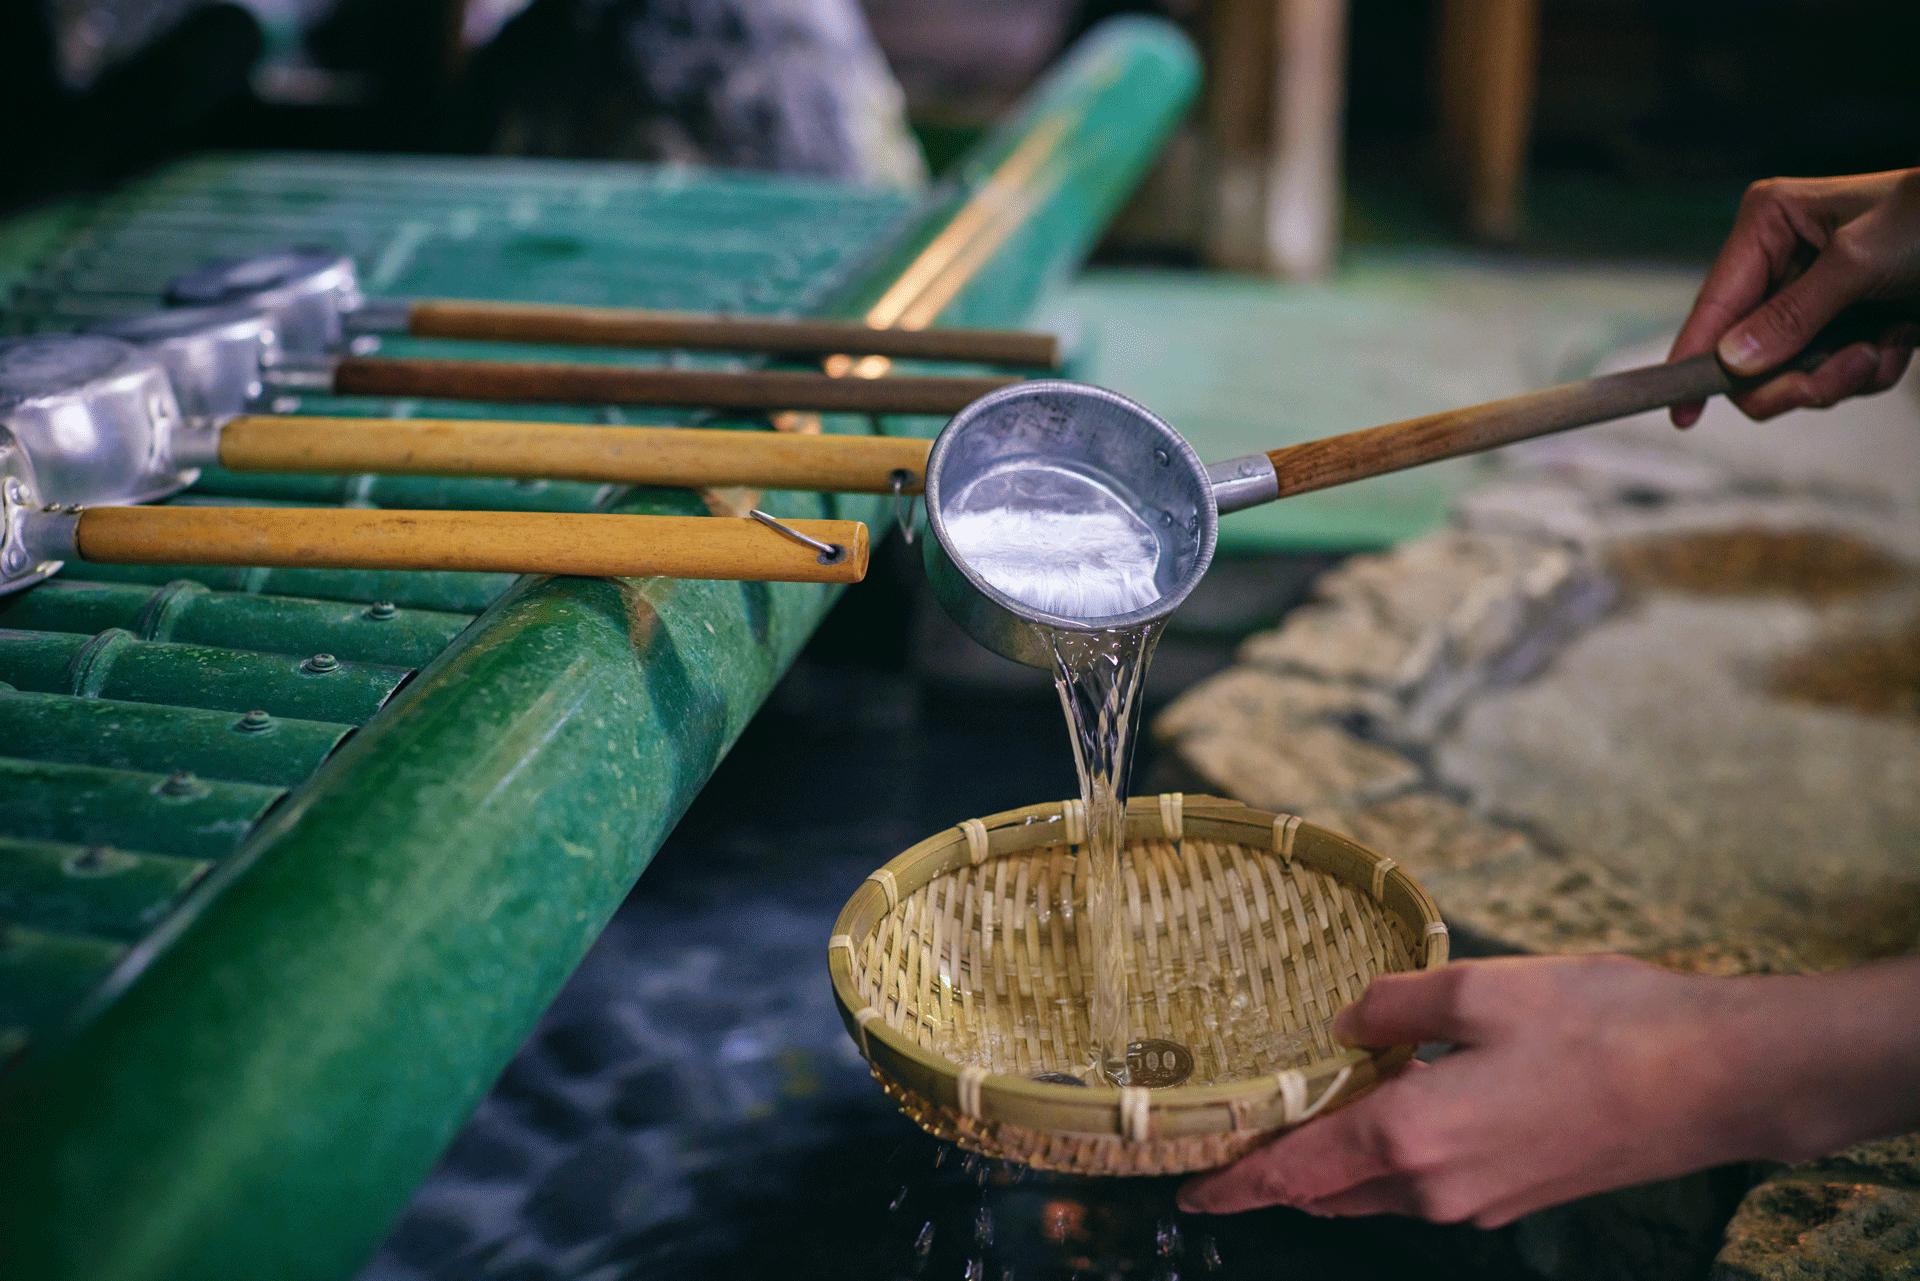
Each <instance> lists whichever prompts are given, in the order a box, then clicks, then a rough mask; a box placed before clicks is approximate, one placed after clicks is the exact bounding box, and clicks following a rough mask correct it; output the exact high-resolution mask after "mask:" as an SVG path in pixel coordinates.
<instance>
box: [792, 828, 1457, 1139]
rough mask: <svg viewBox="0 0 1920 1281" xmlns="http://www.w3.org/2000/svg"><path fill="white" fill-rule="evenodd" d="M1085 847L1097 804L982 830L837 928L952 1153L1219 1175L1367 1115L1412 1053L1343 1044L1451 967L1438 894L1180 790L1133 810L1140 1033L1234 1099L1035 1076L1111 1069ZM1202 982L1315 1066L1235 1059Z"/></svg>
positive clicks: (875, 1052)
mask: <svg viewBox="0 0 1920 1281" xmlns="http://www.w3.org/2000/svg"><path fill="white" fill-rule="evenodd" d="M1084 829H1085V820H1084V813H1083V810H1082V807H1081V804H1080V802H1079V801H1077V800H1075V801H1065V802H1055V803H1052V804H1045V805H1031V806H1028V807H1026V808H1024V809H1016V810H1008V811H1006V812H1005V813H1002V814H995V815H993V816H991V817H989V818H984V819H968V820H967V821H966V822H964V823H961V824H960V825H959V826H958V827H953V828H949V829H947V830H946V831H943V832H940V833H938V834H937V835H934V836H931V837H929V838H927V839H926V840H924V841H921V842H920V843H919V844H918V845H915V846H914V847H913V848H911V849H909V850H907V851H906V852H905V853H903V854H901V855H899V856H898V857H897V858H895V859H893V860H892V861H891V862H889V863H888V864H887V865H886V866H885V867H882V868H881V869H880V870H879V871H877V872H875V873H873V874H872V875H871V876H869V877H868V878H867V879H866V880H865V881H864V882H863V883H862V884H861V886H860V888H859V889H857V890H856V891H854V894H853V897H852V898H850V899H849V900H848V901H847V905H846V907H845V908H843V909H842V910H841V912H840V917H839V920H837V921H836V922H835V923H834V932H833V937H832V938H831V939H830V940H829V942H828V946H827V964H828V969H829V970H830V972H831V974H832V977H833V990H834V996H835V998H836V1000H837V1001H838V1003H839V1006H840V1014H841V1018H842V1019H843V1020H844V1021H845V1023H846V1025H847V1031H848V1033H849V1034H850V1035H852V1037H853V1039H854V1041H855V1043H856V1044H857V1045H858V1046H859V1047H860V1052H861V1054H862V1056H863V1057H865V1059H866V1060H867V1064H868V1066H869V1067H870V1068H871V1070H872V1072H873V1075H874V1079H875V1080H877V1081H878V1082H879V1083H880V1085H881V1087H882V1088H883V1089H884V1090H886V1092H887V1094H888V1095H890V1096H891V1097H892V1098H893V1099H894V1101H895V1102H896V1103H898V1104H899V1105H900V1108H901V1110H902V1111H903V1112H905V1113H906V1114H907V1116H909V1117H910V1118H912V1119H913V1120H914V1121H915V1122H916V1123H918V1124H919V1125H920V1126H921V1127H922V1128H924V1129H925V1130H927V1131H928V1132H929V1133H931V1134H933V1135H934V1136H935V1137H937V1138H941V1139H946V1140H949V1141H951V1142H954V1143H957V1144H959V1145H960V1146H961V1147H963V1148H967V1149H969V1150H971V1151H974V1152H978V1153H981V1154H982V1155H985V1156H990V1157H999V1158H1005V1159H1008V1160H1013V1161H1018V1162H1021V1163H1023V1164H1025V1165H1030V1166H1035V1167H1037V1168H1040V1169H1046V1170H1058V1171H1064V1172H1069V1173H1075V1174H1106V1175H1134V1174H1175V1173H1182V1172H1186V1171H1191V1170H1202V1169H1209V1168H1212V1167H1214V1166H1217V1165H1221V1164H1224V1163H1226V1162H1228V1161H1231V1160H1233V1159H1235V1158H1236V1157H1239V1156H1240V1155H1242V1154H1243V1153H1245V1152H1247V1151H1248V1150H1250V1149H1252V1148H1253V1147H1255V1146H1257V1145H1258V1144H1260V1143H1261V1142H1262V1141H1263V1140H1265V1139H1268V1138H1270V1137H1272V1136H1273V1135H1274V1134H1276V1133H1278V1132H1279V1131H1281V1130H1283V1129H1285V1128H1287V1127H1289V1126H1293V1125H1297V1124H1299V1123H1300V1122H1302V1121H1306V1120H1309V1119H1311V1118H1312V1117H1314V1116H1317V1115H1319V1114H1320V1113H1322V1112H1325V1111H1328V1110H1329V1109H1332V1108H1335V1107H1339V1106H1340V1105H1342V1104H1344V1103H1346V1102H1348V1101H1350V1100H1352V1099H1354V1098H1357V1097H1359V1096H1360V1095H1361V1094H1363V1093H1365V1092H1366V1091H1367V1090H1368V1089H1370V1088H1372V1086H1373V1084H1374V1083H1375V1082H1376V1081H1377V1080H1378V1079H1379V1078H1380V1076H1381V1075H1382V1073H1384V1072H1387V1071H1390V1070H1391V1069H1392V1068H1394V1067H1396V1066H1398V1065H1399V1064H1400V1063H1402V1062H1404V1061H1405V1060H1406V1058H1407V1057H1408V1056H1409V1055H1410V1054H1411V1052H1412V1051H1411V1047H1407V1046H1402V1047H1398V1048H1395V1049H1391V1050H1383V1051H1371V1052H1369V1051H1362V1050H1354V1049H1349V1048H1346V1047H1343V1046H1340V1045H1337V1044H1336V1043H1335V1042H1334V1041H1333V1039H1332V1035H1331V1031H1330V1028H1329V1025H1330V1023H1331V1021H1332V1019H1333V1016H1334V1014H1335V1013H1337V1012H1338V1011H1339V1010H1340V1009H1341V1008H1342V1007H1343V1006H1345V1005H1347V1004H1348V1003H1350V1002H1351V1001H1353V1000H1354V999H1356V998H1357V997H1358V996H1359V995H1360V993H1361V992H1362V991H1363V990H1364V989H1365V988H1366V985H1367V983H1368V981H1369V980H1371V979H1372V978H1373V976H1374V975H1376V974H1380V973H1383V972H1388V971H1394V970H1409V969H1426V968H1431V967H1433V966H1436V965H1441V964H1444V963H1445V961H1446V957H1447V927H1446V926H1445V925H1444V924H1442V923H1441V920H1440V915H1439V910H1438V909H1437V908H1436V907H1435V906H1434V902H1433V899H1432V898H1431V897H1429V896H1428V895H1427V893H1426V891H1425V890H1423V889H1421V888H1420V886H1419V885H1418V884H1416V883H1415V882H1414V881H1413V879H1412V878H1411V877H1409V876H1408V875H1407V874H1406V873H1405V872H1404V871H1402V870H1400V868H1399V867H1397V866H1396V865H1395V863H1394V860H1392V859H1391V858H1386V857H1384V856H1382V855H1379V854H1376V853H1374V852H1373V851H1371V850H1368V849H1366V848H1364V847H1362V846H1360V845H1358V844H1356V843H1354V842H1353V841H1350V840H1348V839H1347V838H1346V837H1344V836H1339V835H1336V834H1334V833H1333V832H1329V831H1327V830H1325V829H1324V828H1320V827H1316V826H1314V825H1313V824H1311V823H1305V822H1302V821H1301V819H1300V818H1298V817H1297V816H1294V815H1288V814H1274V813H1271V812H1268V811H1265V810H1256V809H1250V808H1248V807H1247V806H1244V805H1241V804H1239V803H1237V802H1234V801H1228V800H1222V799H1220V798H1217V797H1207V796H1183V795H1181V794H1179V793H1169V794H1166V795H1162V796H1150V797H1136V798H1134V799H1133V800H1132V801H1131V802H1130V803H1129V805H1128V807H1127V819H1126V842H1127V857H1126V859H1125V863H1124V867H1125V884H1124V887H1123V890H1122V893H1121V907H1122V911H1123V913H1124V916H1125V919H1126V920H1127V921H1128V923H1129V926H1130V938H1129V944H1128V955H1127V966H1128V971H1129V983H1130V990H1131V991H1132V992H1133V993H1134V994H1135V997H1134V1000H1133V1002H1132V1006H1131V1015H1130V1028H1131V1031H1132V1032H1133V1033H1134V1034H1135V1035H1137V1036H1140V1037H1142V1038H1143V1040H1144V1039H1145V1038H1163V1039H1167V1040H1171V1041H1174V1042H1176V1043H1178V1044H1179V1045H1181V1046H1183V1047H1185V1048H1186V1049H1187V1050H1188V1052H1189V1054H1190V1056H1191V1059H1192V1062H1193V1071H1192V1077H1191V1079H1193V1080H1198V1081H1210V1082H1212V1083H1210V1084H1185V1085H1180V1084H1175V1085H1170V1086H1168V1087H1166V1088H1162V1089H1148V1088H1146V1087H1145V1086H1141V1085H1131V1086H1127V1087H1124V1088H1113V1087H1104V1086H1103V1087H1089V1086H1085V1085H1080V1084H1065V1083H1058V1082H1049V1081H1044V1080H1035V1079H1033V1078H1034V1077H1035V1075H1036V1074H1038V1073H1042V1072H1060V1071H1061V1070H1063V1069H1071V1068H1073V1067H1074V1066H1077V1065H1079V1064H1081V1063H1084V1062H1087V1061H1088V1060H1089V1059H1090V1057H1091V1056H1090V1054H1089V1052H1088V1025H1087V1000H1086V997H1087V988H1088V982H1089V975H1088V973H1087V970H1086V967H1085V965H1084V964H1083V963H1082V962H1081V959H1080V958H1081V957H1082V956H1084V955H1087V954H1088V953H1089V950H1090V949H1089V948H1088V946H1087V944H1086V942H1085V938H1084V932H1085V920H1084V917H1085V913H1084V911H1072V910H1069V909H1071V908H1073V907H1074V905H1075V904H1076V903H1077V904H1079V905H1081V906H1084V902H1085V893H1084V889H1082V888H1080V887H1078V886H1077V885H1076V884H1075V876H1076V870H1077V865H1078V857H1077V849H1078V846H1079V844H1080V842H1081V841H1082V840H1083V839H1084V835H1085V831H1084ZM1183 967H1185V968H1184V969H1183ZM1202 967H1207V968H1209V969H1210V972H1212V973H1215V974H1223V973H1231V974H1232V975H1234V976H1235V978H1234V979H1233V980H1232V981H1233V982H1235V983H1238V984H1243V986H1242V987H1241V988H1240V989H1239V990H1241V991H1242V992H1244V993H1245V995H1246V999H1247V1002H1248V1005H1249V1007H1250V1008H1249V1010H1248V1015H1247V1017H1248V1018H1249V1019H1251V1020H1252V1021H1253V1026H1255V1027H1256V1028H1265V1029H1268V1030H1269V1031H1270V1032H1271V1033H1272V1034H1273V1037H1272V1040H1271V1041H1270V1042H1268V1044H1269V1045H1271V1046H1280V1047H1283V1052H1284V1053H1286V1054H1290V1055H1291V1061H1288V1062H1285V1063H1283V1064H1277V1063H1276V1061H1275V1059H1274V1058H1273V1057H1272V1054H1271V1053H1270V1052H1269V1051H1268V1050H1262V1051H1261V1054H1262V1055H1263V1056H1265V1058H1266V1061H1264V1062H1252V1061H1249V1062H1234V1061H1232V1058H1233V1055H1234V1053H1235V1051H1234V1049H1232V1048H1230V1047H1229V1044H1228V1042H1227V1041H1226V1040H1224V1039H1223V1038H1222V1034H1221V1033H1220V1032H1219V1031H1218V1025H1217V1022H1216V1023H1214V1024H1207V1023H1205V1022H1204V1020H1203V1019H1202V1018H1201V1017H1200V1016H1199V1015H1198V1013H1197V1010H1198V1007H1197V1005H1196V1004H1195V1002H1194V999H1193V998H1188V997H1185V996H1183V995H1182V992H1183V989H1182V988H1181V987H1180V985H1179V984H1178V983H1167V984H1160V985H1157V984H1156V979H1157V977H1158V976H1161V975H1164V974H1168V973H1182V972H1203V969H1202ZM1142 997H1144V1000H1143V999H1141V998H1142ZM1235 1026H1237V1027H1238V1026H1243V1025H1242V1024H1236V1025H1235ZM1234 1044H1235V1045H1244V1040H1243V1038H1240V1037H1237V1036H1236V1037H1235V1038H1234ZM1249 1057H1251V1056H1249Z"/></svg>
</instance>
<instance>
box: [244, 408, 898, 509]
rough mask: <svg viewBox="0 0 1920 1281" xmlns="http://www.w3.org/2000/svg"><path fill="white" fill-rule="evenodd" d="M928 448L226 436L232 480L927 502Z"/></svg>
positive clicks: (872, 441) (515, 428)
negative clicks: (585, 485)
mask: <svg viewBox="0 0 1920 1281" xmlns="http://www.w3.org/2000/svg"><path fill="white" fill-rule="evenodd" d="M930 448H931V444H930V442H928V441H925V440H920V439H917V438H915V437H911V436H839V435H829V436H803V435H799V434H791V433H784V432H770V431H720V430H715V429H712V428H699V427H575V426H570V425H567V424H565V423H512V422H492V421H488V420H484V419H477V420H476V419H414V418H305V417H302V418H277V417H267V416H246V417H241V418H235V419H232V420H230V421H229V422H227V424H226V425H225V426H224V427H223V428H222V429H221V432H220V465H221V466H223V467H227V468H230V469H231V470H234V471H284V472H357V471H370V472H388V473H401V474H410V475H430V476H539V477H543V478H547V479H552V480H586V481H600V482H603V483H607V484H616V485H679V486H689V487H696V488H697V487H700V486H707V485H748V486H752V487H753V488H756V489H812V490H832V491H839V492H842V493H863V494H884V493H889V492H891V490H892V488H893V477H894V474H895V473H896V472H899V473H903V475H904V479H903V486H902V488H903V492H906V493H918V492H920V485H921V481H922V479H923V477H924V476H925V474H926V468H927V451H928V449H930Z"/></svg>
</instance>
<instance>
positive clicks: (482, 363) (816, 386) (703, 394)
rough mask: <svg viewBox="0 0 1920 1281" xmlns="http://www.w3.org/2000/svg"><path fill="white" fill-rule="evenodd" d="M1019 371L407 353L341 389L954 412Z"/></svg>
mask: <svg viewBox="0 0 1920 1281" xmlns="http://www.w3.org/2000/svg"><path fill="white" fill-rule="evenodd" d="M1018 381H1019V379H1017V378H988V377H959V376H954V377H946V378H918V377H907V376H900V377H886V378H836V377H833V376H831V375H828V374H820V373H812V372H809V371H805V370H790V369H742V370H713V369H655V368H647V369H636V368H633V367H631V366H623V365H581V364H568V363H563V362H548V361H510V360H411V359H408V360H402V359H384V358H381V357H378V356H348V357H345V358H344V359H342V360H341V361H340V363H339V365H338V366H337V367H336V369H335V372H334V376H333V385H334V390H335V391H337V392H339V393H340V394H341V395H344V396H440V397H446V398H449V399H453V400H489V401H544V402H559V403H565V404H586V405H687V406H696V407H700V408H712V409H753V410H760V409H803V410H816V411H819V412H822V413H854V414H941V415H947V416H950V415H953V414H957V413H959V412H960V411H961V410H962V409H964V408H966V407H967V406H968V405H969V404H972V403H973V402H974V401H975V400H978V399H979V398H980V397H982V396H984V395H986V394H987V393H988V392H990V391H995V390H998V389H999V388H1001V387H1005V386H1007V385H1008V384H1009V383H1014V382H1018Z"/></svg>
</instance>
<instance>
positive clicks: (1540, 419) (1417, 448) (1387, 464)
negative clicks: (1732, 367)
mask: <svg viewBox="0 0 1920 1281" xmlns="http://www.w3.org/2000/svg"><path fill="white" fill-rule="evenodd" d="M1733 388H1734V379H1733V377H1732V375H1730V374H1728V373H1727V371H1726V370H1725V369H1722V368H1721V367H1720V363H1719V362H1718V361H1717V360H1715V359H1714V358H1713V357H1712V356H1711V355H1706V356H1695V357H1693V358H1692V359H1690V360H1682V361H1676V362H1675V363H1673V364H1670V365H1649V366H1646V367H1644V368H1641V369H1628V370H1625V371H1623V372H1621V373H1617V374H1602V375H1600V376H1599V377H1597V378H1586V379H1582V380H1581V381H1579V382H1573V383H1566V384H1564V385H1562V386H1559V387H1549V388H1547V389H1546V390H1545V391H1534V392H1528V393H1526V394H1525V395H1521V396H1513V397H1509V398H1508V399H1506V400H1495V401H1490V402H1488V403H1487V404H1484V405H1471V406H1468V407H1467V408H1465V409H1449V410H1446V411H1444V412H1442V413H1438V414H1426V415H1423V416H1422V417H1419V418H1408V419H1405V420H1403V421H1401V422H1397V423H1386V424H1383V425H1382V426H1379V427H1368V428H1366V429H1364V430H1362V431H1350V432H1347V433H1346V434H1345V435H1341V436H1328V437H1326V438H1325V439H1323V440H1309V441H1304V442H1302V443H1301V444H1298V445H1287V446H1285V447H1283V448H1280V449H1275V450H1272V451H1270V452H1269V453H1268V454H1267V457H1268V458H1269V459H1270V460H1271V461H1272V462H1273V470H1274V473H1275V475H1276V476H1278V477H1279V481H1280V492H1279V494H1278V497H1281V498H1285V497H1288V496H1289V495H1292V494H1304V493H1308V492H1310V491H1312V490H1316V489H1327V488H1329V487H1331V486H1333V485H1344V484H1347V483H1348V482H1349V481H1355V480H1364V479H1366V478H1367V477H1369V476H1379V475H1384V474H1385V473H1387V472H1393V471H1400V470H1402V469H1403V468H1407V467H1418V466H1419V465H1420V464H1422V463H1431V462H1437V461H1439V460H1440V459H1442V458H1456V457H1458V456H1460V455H1461V454H1472V453H1477V452H1479V451H1480V450H1483V449H1493V448H1496V447H1498V446H1500V445H1510V444H1513V443H1514V442H1515V441H1521V440H1529V439H1532V438H1533V437H1535V436H1546V435H1550V434H1552V433H1553V432H1557V431H1566V430H1567V429H1569V428H1572V427H1585V426H1587V425H1589V424H1591V423H1599V422H1607V421H1610V420H1612V419H1615V418H1625V417H1627V416H1629V415H1631V414H1640V413H1645V412H1646V411H1648V410H1650V409H1661V408H1664V407H1666V406H1668V405H1677V404H1681V403H1683V402H1685V401H1689V400H1704V399H1706V398H1707V397H1709V396H1718V395H1721V394H1723V393H1725V392H1728V391H1731V390H1733Z"/></svg>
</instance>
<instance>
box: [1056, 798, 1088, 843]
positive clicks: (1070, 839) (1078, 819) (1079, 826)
mask: <svg viewBox="0 0 1920 1281" xmlns="http://www.w3.org/2000/svg"><path fill="white" fill-rule="evenodd" d="M1060 818H1061V821H1062V822H1064V823H1065V824H1066V828H1067V844H1069V845H1085V844H1086V843H1087V803H1086V802H1085V801H1080V800H1072V801H1061V802H1060Z"/></svg>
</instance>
